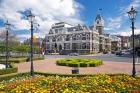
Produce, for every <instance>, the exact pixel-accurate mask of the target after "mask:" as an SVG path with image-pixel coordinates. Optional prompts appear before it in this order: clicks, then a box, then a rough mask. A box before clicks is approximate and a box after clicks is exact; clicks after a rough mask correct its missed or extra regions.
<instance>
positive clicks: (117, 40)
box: [111, 35, 121, 51]
mask: <svg viewBox="0 0 140 93" xmlns="http://www.w3.org/2000/svg"><path fill="white" fill-rule="evenodd" d="M111 50H112V51H118V50H121V37H120V36H118V35H111Z"/></svg>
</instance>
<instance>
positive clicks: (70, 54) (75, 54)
mask: <svg viewBox="0 0 140 93" xmlns="http://www.w3.org/2000/svg"><path fill="white" fill-rule="evenodd" d="M69 56H79V54H78V53H69Z"/></svg>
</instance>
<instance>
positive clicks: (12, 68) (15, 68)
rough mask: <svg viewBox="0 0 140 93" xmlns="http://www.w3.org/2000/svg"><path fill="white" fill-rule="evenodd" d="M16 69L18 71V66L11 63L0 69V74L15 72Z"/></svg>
mask: <svg viewBox="0 0 140 93" xmlns="http://www.w3.org/2000/svg"><path fill="white" fill-rule="evenodd" d="M17 71H18V68H17V67H16V66H15V65H14V64H11V65H10V68H6V69H0V75H4V74H10V73H16V72H17Z"/></svg>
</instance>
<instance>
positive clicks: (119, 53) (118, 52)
mask: <svg viewBox="0 0 140 93" xmlns="http://www.w3.org/2000/svg"><path fill="white" fill-rule="evenodd" d="M115 54H116V55H119V56H120V55H122V54H123V53H122V51H116V53H115Z"/></svg>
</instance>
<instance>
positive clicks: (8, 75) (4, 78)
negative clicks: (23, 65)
mask: <svg viewBox="0 0 140 93" xmlns="http://www.w3.org/2000/svg"><path fill="white" fill-rule="evenodd" d="M34 74H35V75H43V76H46V77H47V76H61V77H86V76H95V75H97V74H57V73H45V72H34ZM29 75H30V73H29V72H26V73H13V74H7V75H4V76H0V82H1V81H3V80H5V81H6V80H10V79H11V78H16V77H22V76H29ZM106 75H109V76H114V75H128V74H124V73H118V74H106ZM135 78H140V77H135Z"/></svg>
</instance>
